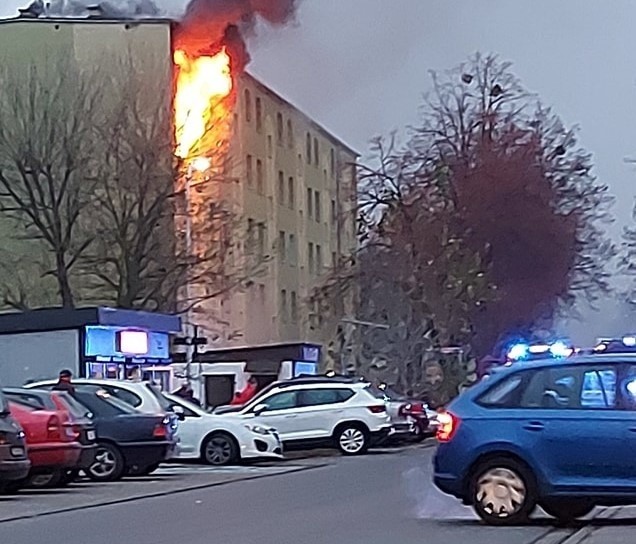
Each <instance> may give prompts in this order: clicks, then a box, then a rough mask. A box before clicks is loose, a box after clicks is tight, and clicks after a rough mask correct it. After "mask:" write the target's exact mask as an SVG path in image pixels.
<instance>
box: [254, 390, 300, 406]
mask: <svg viewBox="0 0 636 544" xmlns="http://www.w3.org/2000/svg"><path fill="white" fill-rule="evenodd" d="M296 396H297V393H296V391H283V392H282V393H275V394H274V395H272V396H271V397H267V398H266V399H265V400H264V401H262V402H259V403H258V404H264V405H265V406H267V410H289V409H291V408H296V406H297V403H296Z"/></svg>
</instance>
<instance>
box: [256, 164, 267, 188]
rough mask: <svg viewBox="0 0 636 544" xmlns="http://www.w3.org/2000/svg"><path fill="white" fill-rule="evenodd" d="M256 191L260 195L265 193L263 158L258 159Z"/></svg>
mask: <svg viewBox="0 0 636 544" xmlns="http://www.w3.org/2000/svg"><path fill="white" fill-rule="evenodd" d="M256 191H257V192H258V194H259V195H264V194H265V179H264V173H263V162H262V161H261V159H258V160H257V161H256Z"/></svg>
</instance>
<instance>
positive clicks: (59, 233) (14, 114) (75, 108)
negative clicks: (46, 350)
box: [0, 63, 100, 307]
mask: <svg viewBox="0 0 636 544" xmlns="http://www.w3.org/2000/svg"><path fill="white" fill-rule="evenodd" d="M52 72H54V74H52V73H48V74H46V73H43V70H40V69H36V68H35V67H31V68H24V69H21V70H20V69H14V70H10V69H5V70H4V71H3V72H2V75H1V76H0V80H1V81H2V85H1V86H0V212H1V213H2V214H3V216H4V218H5V219H9V220H13V221H14V225H15V228H16V230H18V231H20V230H22V229H24V230H23V232H21V233H19V234H17V235H16V236H17V237H18V238H20V239H22V240H24V241H39V242H41V243H42V244H43V245H44V247H45V248H46V252H45V259H48V260H47V262H46V263H43V264H44V266H42V268H43V269H44V270H45V272H44V274H45V275H50V276H52V277H53V278H55V281H56V284H57V291H58V295H59V302H58V303H59V304H61V305H62V306H64V307H73V306H74V305H75V298H76V297H75V293H74V289H73V281H72V274H73V271H74V270H75V268H76V267H77V265H78V262H79V260H80V259H81V257H82V255H83V254H84V253H85V251H86V249H87V248H88V247H89V245H90V244H91V242H92V239H91V238H90V237H87V236H85V234H84V233H83V232H81V230H80V228H79V221H80V216H81V214H82V211H83V210H84V209H85V207H86V206H87V205H88V202H89V201H90V195H91V192H92V187H93V182H92V181H91V169H92V168H93V164H94V156H93V153H94V146H93V144H94V142H95V141H96V140H95V138H94V135H95V126H94V122H93V121H94V117H93V115H92V112H93V111H94V109H95V107H96V106H97V104H98V102H99V100H100V91H99V85H98V84H97V82H96V81H95V80H94V79H93V80H92V82H91V83H89V82H88V79H90V78H83V77H79V76H78V75H77V73H76V72H75V71H73V70H71V69H70V67H69V66H67V65H65V64H64V63H60V64H58V65H56V69H55V70H52ZM69 96H73V97H74V98H73V100H69Z"/></svg>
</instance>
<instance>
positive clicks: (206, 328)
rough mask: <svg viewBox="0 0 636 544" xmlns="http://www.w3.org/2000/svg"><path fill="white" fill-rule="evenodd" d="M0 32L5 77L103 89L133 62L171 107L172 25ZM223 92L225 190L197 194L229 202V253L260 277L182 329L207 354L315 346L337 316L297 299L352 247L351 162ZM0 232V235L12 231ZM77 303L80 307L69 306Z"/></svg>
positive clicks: (18, 247)
mask: <svg viewBox="0 0 636 544" xmlns="http://www.w3.org/2000/svg"><path fill="white" fill-rule="evenodd" d="M0 25H1V32H0V60H2V62H3V65H4V66H5V67H6V66H8V65H10V64H11V63H16V65H22V66H28V65H29V64H34V65H38V66H40V67H44V68H45V71H46V72H47V77H55V70H56V66H59V65H58V64H56V61H57V60H58V59H66V60H65V62H71V63H72V64H73V66H75V67H77V68H78V69H79V71H82V70H96V69H97V70H98V71H100V72H104V71H106V72H108V70H110V69H111V68H112V70H113V74H112V77H111V79H116V78H117V77H118V76H117V74H116V70H115V68H114V66H115V65H119V67H121V63H122V62H125V60H126V59H132V67H133V69H134V71H135V73H136V74H137V76H138V77H140V78H141V81H142V82H146V83H144V84H147V85H148V88H152V89H157V88H159V89H161V91H160V93H158V94H159V96H158V98H157V97H155V98H157V99H158V100H159V101H162V102H165V103H166V104H167V107H170V105H169V100H170V96H171V94H172V92H173V76H172V74H173V70H174V65H173V59H172V43H171V39H172V35H171V33H172V26H173V23H172V22H171V21H168V20H139V21H132V22H131V21H119V20H105V19H101V18H95V19H46V18H44V19H43V18H40V19H13V20H4V21H2V22H1V23H0ZM122 59H123V60H122ZM60 65H61V64H60ZM47 66H48V67H49V68H48V69H47V68H46V67H47ZM109 67H110V68H109ZM137 76H136V77H137ZM234 92H235V93H236V101H235V108H234V112H233V113H232V115H233V119H232V124H231V127H232V128H231V134H230V144H229V148H228V158H229V160H228V161H227V164H228V165H229V166H228V171H227V172H226V173H227V174H229V179H231V180H232V182H231V183H229V184H227V186H226V187H224V188H223V189H222V190H221V191H219V190H218V188H213V187H207V188H205V189H204V195H205V194H207V195H208V197H209V198H218V197H219V195H221V197H222V198H225V199H227V200H228V201H229V202H231V206H232V209H233V210H234V212H235V216H236V218H237V221H238V222H239V223H240V224H241V225H242V230H243V232H244V236H239V237H238V239H237V240H236V241H235V243H234V246H233V251H234V252H236V253H242V254H244V255H245V254H248V255H249V254H250V253H258V254H260V255H261V256H262V257H263V266H262V267H260V270H259V273H258V274H255V276H254V277H253V278H248V279H246V281H245V282H243V286H241V287H236V288H233V289H230V290H228V291H227V292H225V293H223V294H222V295H219V296H217V297H213V298H211V299H209V300H205V301H202V302H201V303H199V304H197V305H196V306H194V307H192V308H189V309H188V310H187V311H186V313H185V315H184V319H183V321H184V322H185V323H186V324H188V325H189V326H191V325H194V324H196V325H198V326H199V327H200V332H201V333H202V334H204V335H205V336H207V337H208V339H209V346H208V347H223V346H227V345H255V344H268V343H278V342H288V341H311V342H318V343H321V344H323V345H325V344H327V343H328V342H329V341H330V338H331V337H332V336H333V334H334V332H335V329H334V323H336V322H337V321H338V320H337V316H335V317H334V316H333V315H332V316H330V317H329V319H327V318H326V317H325V316H321V315H320V312H318V311H316V308H314V307H312V305H311V304H310V303H309V302H308V299H309V297H310V295H311V293H312V290H313V289H314V288H315V287H316V286H317V285H319V284H320V282H321V280H322V279H323V278H324V277H325V275H327V274H328V273H329V271H330V269H331V268H332V267H333V266H334V265H335V263H336V262H338V259H339V258H340V257H341V256H344V255H347V254H349V252H350V251H351V250H352V249H353V248H354V247H355V240H356V237H355V218H356V212H355V202H356V166H355V163H356V160H357V154H356V153H355V151H353V150H352V149H350V148H349V147H348V146H347V145H346V144H344V143H343V142H342V141H340V140H339V139H338V138H336V137H335V136H333V135H332V134H331V133H329V132H328V131H327V130H325V129H324V128H323V127H321V126H320V125H319V124H318V123H316V122H315V121H314V120H312V119H311V118H310V117H308V116H307V115H305V114H304V113H302V111H300V110H299V109H298V108H296V107H294V106H293V105H292V104H290V103H289V102H288V101H286V100H285V99H284V98H282V97H281V96H280V95H278V94H277V93H276V92H274V91H273V90H271V89H270V88H268V87H266V86H265V85H264V84H262V83H261V82H259V81H258V80H257V79H256V78H254V77H253V76H251V75H250V74H248V73H244V74H242V75H241V76H239V77H238V78H237V80H235V88H234ZM155 94H156V93H155ZM69 99H70V100H72V99H73V97H72V96H69ZM166 137H167V138H172V135H167V136H166ZM0 222H2V224H3V227H2V228H3V230H5V229H7V230H10V229H12V228H14V227H15V225H12V224H11V225H9V223H6V224H5V220H4V219H1V218H0ZM9 246H10V247H9ZM6 247H8V248H9V249H10V252H11V258H13V259H15V261H16V262H20V261H21V259H22V256H23V255H26V254H27V253H32V252H33V246H32V245H31V246H30V247H26V246H25V245H23V244H22V242H20V241H19V240H17V239H14V240H13V241H12V242H11V244H9V245H7V246H6ZM239 260H240V259H239ZM0 279H3V278H0ZM4 279H6V280H7V281H9V279H10V278H8V277H7V278H4ZM75 281H76V282H77V283H81V281H82V278H81V277H77V278H75ZM42 282H46V285H45V284H44V283H42ZM42 282H39V281H38V280H37V279H36V280H34V282H33V285H32V287H33V289H34V290H38V289H39V290H41V291H42V293H40V294H39V295H38V296H37V297H34V300H41V301H42V304H45V303H47V302H46V301H49V300H54V299H55V296H54V294H52V291H54V290H55V286H54V285H53V284H51V283H50V281H49V279H43V280H42ZM78 292H80V293H81V292H82V290H81V288H80V289H78ZM40 295H41V296H40ZM82 302H83V300H82V297H81V295H80V296H79V297H78V301H77V303H78V305H81V304H82ZM90 302H91V303H100V302H109V301H96V300H93V299H91V300H90ZM36 304H37V303H36ZM351 304H353V302H352V301H347V302H346V304H343V308H342V311H343V312H347V313H349V312H352V311H353V310H352V307H351ZM345 306H347V307H346V308H345ZM334 319H335V321H334Z"/></svg>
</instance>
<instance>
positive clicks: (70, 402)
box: [53, 391, 88, 419]
mask: <svg viewBox="0 0 636 544" xmlns="http://www.w3.org/2000/svg"><path fill="white" fill-rule="evenodd" d="M53 395H55V396H56V397H58V398H60V399H61V400H62V402H63V403H64V404H65V406H66V407H67V408H68V410H69V412H70V413H71V414H72V415H73V416H74V417H75V418H78V419H82V418H85V417H86V412H87V411H88V410H87V408H86V406H84V405H83V404H82V403H80V402H77V401H76V400H75V399H74V398H73V397H72V396H71V395H69V394H68V393H63V392H61V391H60V392H56V391H54V392H53Z"/></svg>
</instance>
